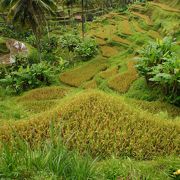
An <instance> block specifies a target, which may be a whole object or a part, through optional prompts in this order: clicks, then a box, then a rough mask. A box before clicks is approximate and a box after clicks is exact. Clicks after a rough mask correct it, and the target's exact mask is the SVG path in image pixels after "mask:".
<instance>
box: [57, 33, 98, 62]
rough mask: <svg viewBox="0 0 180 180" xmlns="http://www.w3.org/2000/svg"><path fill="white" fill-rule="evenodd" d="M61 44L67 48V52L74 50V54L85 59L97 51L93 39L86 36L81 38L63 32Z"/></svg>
mask: <svg viewBox="0 0 180 180" xmlns="http://www.w3.org/2000/svg"><path fill="white" fill-rule="evenodd" d="M60 43H61V46H62V47H63V48H67V49H68V51H69V52H74V53H75V54H76V56H79V57H81V58H82V59H83V60H87V59H89V58H91V57H93V56H94V55H95V54H96V53H97V50H98V49H97V43H96V41H95V40H94V39H91V38H87V39H84V40H82V39H81V38H80V37H79V36H77V35H74V34H65V35H64V36H62V38H61V40H60Z"/></svg>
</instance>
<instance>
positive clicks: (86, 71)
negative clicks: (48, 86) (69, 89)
mask: <svg viewBox="0 0 180 180" xmlns="http://www.w3.org/2000/svg"><path fill="white" fill-rule="evenodd" d="M100 58H101V59H100ZM107 67H108V65H107V63H106V61H105V60H104V58H102V57H98V59H95V60H93V61H91V62H89V63H87V64H84V65H82V66H80V67H78V68H75V69H73V70H70V71H67V72H64V73H62V74H61V75H60V80H61V81H62V82H63V83H65V84H68V85H70V86H74V87H79V86H81V85H82V84H83V83H84V82H86V81H89V80H91V79H92V78H93V77H94V76H95V75H96V74H97V73H98V72H100V71H103V70H105V69H106V68H107Z"/></svg>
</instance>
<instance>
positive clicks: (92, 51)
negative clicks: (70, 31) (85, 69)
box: [75, 39, 98, 60]
mask: <svg viewBox="0 0 180 180" xmlns="http://www.w3.org/2000/svg"><path fill="white" fill-rule="evenodd" d="M97 51H98V49H97V43H96V41H95V40H94V39H85V40H84V41H82V42H81V43H80V44H79V45H77V47H76V48H75V52H76V53H77V55H78V56H80V57H81V58H82V59H83V60H88V59H90V58H91V57H93V56H94V55H96V54H97Z"/></svg>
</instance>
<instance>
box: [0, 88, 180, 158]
mask: <svg viewBox="0 0 180 180" xmlns="http://www.w3.org/2000/svg"><path fill="white" fill-rule="evenodd" d="M53 117H55V123H54V124H55V127H61V136H62V140H63V141H64V142H67V140H68V143H67V146H68V148H70V149H77V150H78V151H79V152H81V153H84V152H86V151H88V152H89V153H90V155H92V156H93V157H97V156H98V155H100V156H101V157H108V156H111V155H112V154H114V155H116V156H117V157H120V156H129V157H133V158H136V159H152V158H153V157H157V156H167V155H173V154H174V155H176V154H178V150H179V143H178V142H179V132H180V126H179V124H178V123H177V122H172V121H169V122H168V121H167V120H166V121H165V120H162V119H158V118H157V117H155V116H153V115H152V114H151V115H150V114H148V116H147V113H146V112H145V113H143V112H140V111H138V110H135V109H133V108H131V107H129V106H128V105H126V103H125V102H124V101H123V100H122V99H121V98H120V99H119V98H117V97H112V96H109V95H107V94H105V93H101V92H97V91H89V92H85V93H82V94H79V95H76V96H75V97H74V98H73V99H71V100H69V101H68V102H67V103H65V104H64V105H63V106H61V107H57V108H56V109H54V110H53V111H51V112H48V113H46V114H41V115H39V116H36V117H34V118H32V119H31V120H29V121H27V120H26V121H18V122H16V123H14V124H12V125H11V126H12V128H13V130H15V131H17V133H18V134H19V135H20V136H21V137H23V138H25V139H26V140H27V141H28V142H30V143H31V144H37V143H38V142H41V141H44V140H45V139H47V138H49V137H50V132H49V126H50V120H51V119H52V118H53ZM11 131H12V130H11V128H10V127H9V126H8V124H4V125H3V126H1V127H0V139H1V140H2V139H3V140H4V141H9V142H11V140H10V139H12V132H11ZM70 137H71V138H70Z"/></svg>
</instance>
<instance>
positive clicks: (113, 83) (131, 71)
mask: <svg viewBox="0 0 180 180" xmlns="http://www.w3.org/2000/svg"><path fill="white" fill-rule="evenodd" d="M134 65H135V63H134V62H133V61H130V62H128V71H127V72H125V73H123V74H118V75H116V76H115V77H113V78H112V79H110V80H109V82H108V86H109V87H110V88H111V89H113V90H116V91H118V92H119V93H125V92H127V91H128V89H129V88H130V85H131V84H132V83H133V82H134V81H135V80H136V79H137V77H138V74H137V71H136V68H135V67H134Z"/></svg>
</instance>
